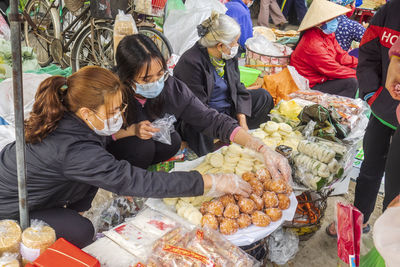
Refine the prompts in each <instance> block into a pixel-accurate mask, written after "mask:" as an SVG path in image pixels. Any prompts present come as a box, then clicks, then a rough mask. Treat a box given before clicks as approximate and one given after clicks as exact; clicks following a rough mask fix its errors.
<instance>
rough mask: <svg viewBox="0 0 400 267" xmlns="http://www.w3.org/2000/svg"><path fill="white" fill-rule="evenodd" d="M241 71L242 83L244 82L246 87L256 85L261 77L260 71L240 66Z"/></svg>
mask: <svg viewBox="0 0 400 267" xmlns="http://www.w3.org/2000/svg"><path fill="white" fill-rule="evenodd" d="M239 71H240V82H242V83H243V84H244V86H246V87H248V86H250V85H252V84H253V83H255V82H256V80H257V78H258V76H260V74H261V71H260V70H257V69H252V68H248V67H244V66H239Z"/></svg>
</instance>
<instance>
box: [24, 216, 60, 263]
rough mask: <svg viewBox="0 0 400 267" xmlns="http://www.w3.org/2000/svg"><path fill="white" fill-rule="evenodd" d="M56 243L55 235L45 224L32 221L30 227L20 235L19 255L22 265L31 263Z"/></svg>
mask: <svg viewBox="0 0 400 267" xmlns="http://www.w3.org/2000/svg"><path fill="white" fill-rule="evenodd" d="M55 241H56V233H55V231H54V229H53V228H51V227H50V226H48V225H47V224H46V223H45V222H43V221H39V220H32V222H31V227H29V228H26V229H25V230H24V231H23V233H22V243H21V255H22V261H23V263H24V264H25V263H27V262H33V261H34V260H36V259H37V258H38V257H39V256H40V254H42V253H43V252H44V251H45V250H46V249H47V248H49V247H50V246H51V245H52V244H53V243H54V242H55Z"/></svg>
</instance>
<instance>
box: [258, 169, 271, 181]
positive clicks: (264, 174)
mask: <svg viewBox="0 0 400 267" xmlns="http://www.w3.org/2000/svg"><path fill="white" fill-rule="evenodd" d="M256 176H257V178H258V179H259V180H261V181H263V182H264V181H266V180H269V179H271V174H270V173H269V171H268V170H267V169H259V170H258V171H257V172H256Z"/></svg>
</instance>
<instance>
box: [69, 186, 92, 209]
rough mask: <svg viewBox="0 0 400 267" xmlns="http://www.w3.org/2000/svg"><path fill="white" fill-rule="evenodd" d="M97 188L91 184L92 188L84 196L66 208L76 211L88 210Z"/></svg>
mask: <svg viewBox="0 0 400 267" xmlns="http://www.w3.org/2000/svg"><path fill="white" fill-rule="evenodd" d="M98 190H99V188H98V187H95V186H92V188H90V189H89V191H88V192H87V193H86V195H85V197H84V198H82V199H81V200H79V201H77V202H74V203H72V204H70V205H68V207H67V208H68V209H71V210H74V211H77V212H83V211H87V210H89V209H90V208H91V207H92V202H93V199H94V197H95V196H96V194H97V191H98Z"/></svg>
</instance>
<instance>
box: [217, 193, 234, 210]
mask: <svg viewBox="0 0 400 267" xmlns="http://www.w3.org/2000/svg"><path fill="white" fill-rule="evenodd" d="M219 200H220V201H221V203H222V205H224V207H226V206H228V204H229V203H232V204H236V201H235V198H234V197H233V195H232V194H226V195H223V196H222V197H220V198H219Z"/></svg>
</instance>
